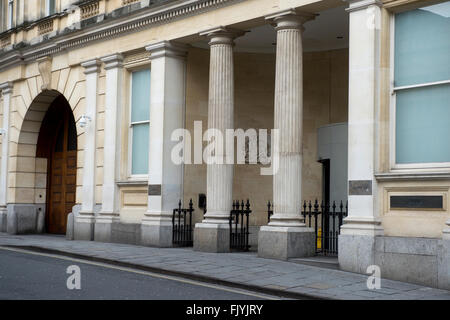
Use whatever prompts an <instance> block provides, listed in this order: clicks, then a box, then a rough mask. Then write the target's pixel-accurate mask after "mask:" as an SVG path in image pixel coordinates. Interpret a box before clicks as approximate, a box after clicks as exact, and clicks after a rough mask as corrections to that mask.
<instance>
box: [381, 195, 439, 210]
mask: <svg viewBox="0 0 450 320" xmlns="http://www.w3.org/2000/svg"><path fill="white" fill-rule="evenodd" d="M390 207H391V209H431V210H433V209H434V210H443V209H444V198H443V196H442V195H431V196H424V195H404V196H403V195H402V196H401V195H396V196H393V195H391V196H390Z"/></svg>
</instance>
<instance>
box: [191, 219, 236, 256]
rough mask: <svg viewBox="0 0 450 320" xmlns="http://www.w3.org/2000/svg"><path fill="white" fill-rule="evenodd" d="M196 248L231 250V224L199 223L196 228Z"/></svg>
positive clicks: (202, 249)
mask: <svg viewBox="0 0 450 320" xmlns="http://www.w3.org/2000/svg"><path fill="white" fill-rule="evenodd" d="M194 250H195V251H202V252H215V253H223V252H230V226H229V225H228V224H225V223H222V224H214V223H203V222H202V223H197V224H196V225H195V229H194Z"/></svg>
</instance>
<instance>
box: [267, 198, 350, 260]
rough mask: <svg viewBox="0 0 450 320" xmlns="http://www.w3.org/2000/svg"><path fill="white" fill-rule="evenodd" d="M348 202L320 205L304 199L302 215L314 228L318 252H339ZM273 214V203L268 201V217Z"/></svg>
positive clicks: (333, 253)
mask: <svg viewBox="0 0 450 320" xmlns="http://www.w3.org/2000/svg"><path fill="white" fill-rule="evenodd" d="M347 212H348V204H347V202H346V203H345V206H344V203H343V201H340V203H339V204H338V205H336V201H333V203H332V204H331V205H330V203H326V204H324V203H323V202H322V203H321V204H320V205H319V202H318V201H317V200H315V201H314V204H312V203H311V201H308V202H306V201H304V202H303V206H302V211H301V215H302V216H303V218H304V219H305V224H306V225H307V226H308V227H310V228H314V231H315V235H316V241H315V243H316V254H321V255H326V256H335V255H337V254H338V239H339V234H340V229H341V226H342V223H343V222H342V221H343V219H344V218H345V217H346V216H347ZM272 214H273V204H272V203H270V201H269V202H268V203H267V218H268V220H269V221H270V216H271V215H272Z"/></svg>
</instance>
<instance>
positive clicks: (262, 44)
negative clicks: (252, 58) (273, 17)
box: [193, 6, 349, 53]
mask: <svg viewBox="0 0 450 320" xmlns="http://www.w3.org/2000/svg"><path fill="white" fill-rule="evenodd" d="M318 13H319V16H317V17H316V18H315V19H314V20H312V21H309V22H307V23H305V32H304V33H303V50H304V51H305V52H311V51H326V50H334V49H342V48H348V28H349V23H348V13H347V12H346V11H345V7H344V6H342V7H337V8H333V9H328V10H325V11H321V12H318ZM235 42H236V46H235V51H236V52H255V53H275V48H276V43H275V42H276V31H275V29H274V28H273V27H272V26H270V25H269V24H265V25H262V26H259V27H256V28H253V29H251V30H250V32H247V33H246V34H245V35H244V36H242V37H239V38H237V39H236V40H235ZM193 46H195V47H199V48H208V44H207V42H206V41H202V42H197V43H194V44H193Z"/></svg>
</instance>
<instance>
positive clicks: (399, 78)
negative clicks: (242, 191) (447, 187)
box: [394, 1, 450, 164]
mask: <svg viewBox="0 0 450 320" xmlns="http://www.w3.org/2000/svg"><path fill="white" fill-rule="evenodd" d="M394 50H395V55H394V64H395V68H394V91H395V95H396V117H395V122H396V123H395V146H396V150H395V159H396V163H398V164H408V163H436V162H450V83H449V81H450V1H447V2H444V3H441V4H437V5H432V6H428V7H423V8H420V9H416V10H411V11H407V12H402V13H398V14H396V15H395V47H394Z"/></svg>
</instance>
